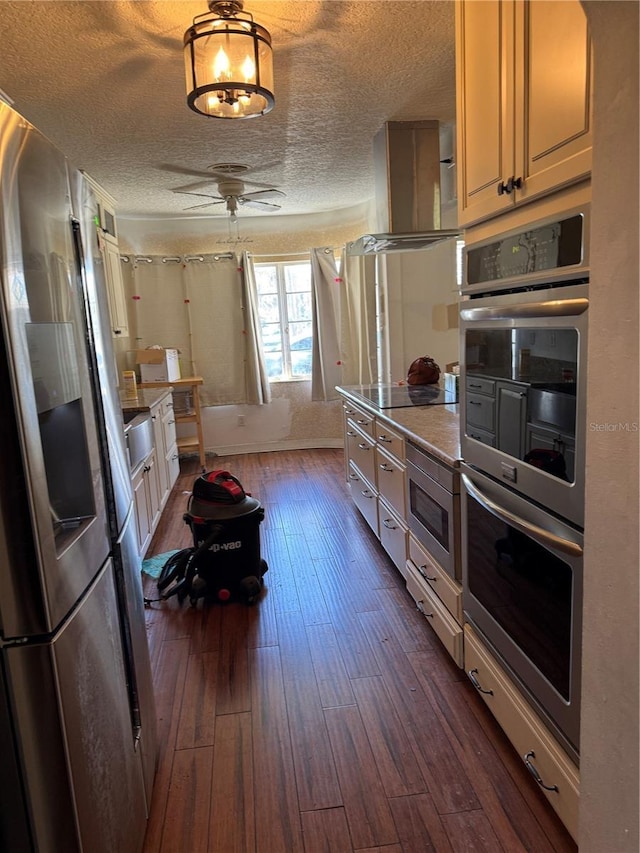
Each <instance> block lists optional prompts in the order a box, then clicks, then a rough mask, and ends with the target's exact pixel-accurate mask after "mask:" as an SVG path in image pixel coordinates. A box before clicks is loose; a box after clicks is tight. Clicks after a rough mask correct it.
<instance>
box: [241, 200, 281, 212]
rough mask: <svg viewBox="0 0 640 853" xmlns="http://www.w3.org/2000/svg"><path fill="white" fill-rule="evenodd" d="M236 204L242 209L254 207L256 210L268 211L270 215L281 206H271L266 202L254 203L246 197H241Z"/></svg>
mask: <svg viewBox="0 0 640 853" xmlns="http://www.w3.org/2000/svg"><path fill="white" fill-rule="evenodd" d="M238 202H239V203H240V204H241V205H242V206H243V207H255V208H256V209H257V210H264V211H269V212H270V213H272V212H273V211H274V210H280V207H281V205H279V204H271V202H268V201H254V200H253V199H250V198H247V197H246V196H242V198H239V199H238Z"/></svg>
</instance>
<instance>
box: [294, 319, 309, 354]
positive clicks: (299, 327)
mask: <svg viewBox="0 0 640 853" xmlns="http://www.w3.org/2000/svg"><path fill="white" fill-rule="evenodd" d="M312 341H313V338H312V336H311V323H306V322H305V323H291V324H290V325H289V346H290V347H291V349H292V350H303V349H307V350H309V351H311V344H312Z"/></svg>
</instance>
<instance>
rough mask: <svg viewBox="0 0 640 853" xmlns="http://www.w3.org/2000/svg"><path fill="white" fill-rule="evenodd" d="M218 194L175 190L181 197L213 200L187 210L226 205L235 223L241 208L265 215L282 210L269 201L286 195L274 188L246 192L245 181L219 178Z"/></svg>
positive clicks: (217, 182)
mask: <svg viewBox="0 0 640 853" xmlns="http://www.w3.org/2000/svg"><path fill="white" fill-rule="evenodd" d="M216 185H217V189H218V194H217V195H212V194H211V193H201V192H193V191H192V190H173V192H175V193H179V194H181V195H193V196H201V197H202V198H208V199H211V201H206V202H203V203H201V204H195V205H193V206H192V207H186V208H185V210H198V209H201V208H204V207H212V206H213V205H215V204H224V205H225V207H226V210H227V212H228V213H229V219H230V220H231V221H232V222H234V221H235V220H236V218H237V213H238V208H239V207H245V206H246V207H253V208H256V209H257V210H261V211H263V212H264V213H273V212H274V211H276V210H280V207H281V205H279V204H274V203H273V202H271V201H267V199H276V198H283V197H284V195H285V193H283V192H282V191H281V190H277V189H275V188H273V187H271V188H269V189H264V190H256V191H255V192H246V191H245V184H244V181H241V180H240V179H239V178H228V177H224V178H219V179H218V180H217V181H216Z"/></svg>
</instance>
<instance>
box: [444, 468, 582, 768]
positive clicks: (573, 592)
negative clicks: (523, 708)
mask: <svg viewBox="0 0 640 853" xmlns="http://www.w3.org/2000/svg"><path fill="white" fill-rule="evenodd" d="M461 479H462V485H463V488H462V526H463V530H464V535H463V539H462V542H463V545H462V551H463V558H462V563H463V567H464V571H463V575H464V577H463V589H464V593H463V596H464V598H463V601H464V611H465V615H466V618H467V619H468V620H469V621H470V622H471V623H472V624H473V625H474V626H475V627H476V628H477V629H478V631H479V632H480V633H481V635H482V636H483V638H484V639H485V640H486V641H487V643H488V644H489V646H490V647H491V648H492V649H493V650H494V652H495V654H496V656H497V657H498V659H499V660H500V661H501V662H502V663H503V664H504V665H505V667H506V668H507V670H508V671H509V672H510V673H511V675H512V676H513V677H514V679H515V681H516V682H517V684H519V686H520V687H521V688H522V689H523V691H524V693H525V694H526V695H527V696H528V697H529V699H530V700H531V702H532V703H533V705H534V706H535V707H536V709H537V710H538V711H539V713H540V714H541V715H542V716H543V718H544V719H545V720H546V722H547V724H548V725H549V727H550V728H551V729H552V731H553V732H554V733H555V735H556V737H557V738H558V739H559V740H560V742H561V743H562V744H563V745H564V746H565V748H566V749H567V751H568V752H569V754H571V755H572V757H573V758H574V760H575V761H576V762H577V760H578V753H579V739H580V667H581V652H580V648H581V638H580V635H581V631H582V566H583V556H582V548H583V536H582V533H581V531H579V530H577V529H576V528H575V527H573V526H570V525H568V524H566V523H565V522H562V521H561V520H560V519H558V518H556V517H555V516H553V515H551V514H550V513H548V512H545V511H544V510H542V509H540V508H539V507H537V506H535V505H534V504H532V503H531V502H530V501H527V500H525V499H524V498H522V497H521V496H520V495H517V494H516V493H515V492H513V491H511V490H508V489H505V488H504V487H503V486H502V485H500V484H499V483H496V482H495V480H493V479H491V478H490V477H487V476H485V475H483V474H481V473H480V472H478V471H476V470H474V469H472V468H469V467H468V466H467V465H463V466H462V476H461ZM471 677H472V680H473V673H471ZM476 687H477V688H478V689H480V687H479V685H478V684H476Z"/></svg>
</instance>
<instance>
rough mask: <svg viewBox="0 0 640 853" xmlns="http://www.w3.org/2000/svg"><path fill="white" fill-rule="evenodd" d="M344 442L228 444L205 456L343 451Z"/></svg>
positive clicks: (315, 440)
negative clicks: (323, 450) (285, 451)
mask: <svg viewBox="0 0 640 853" xmlns="http://www.w3.org/2000/svg"><path fill="white" fill-rule="evenodd" d="M343 447H344V442H343V441H342V439H340V438H329V439H313V440H309V439H307V440H305V439H292V440H290V441H270V442H267V443H265V444H259V443H256V442H252V443H251V444H227V445H225V446H222V447H216V448H215V450H214V449H213V448H210V447H208V448H206V449H205V456H208V457H211V458H215V457H216V456H236V455H238V454H240V453H269V452H270V451H273V450H318V449H325V448H326V449H342V448H343ZM180 455H181V456H182V455H184V456H185V457H186V456H197V453H195V454H194V453H188V454H187V453H185V454H180Z"/></svg>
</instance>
